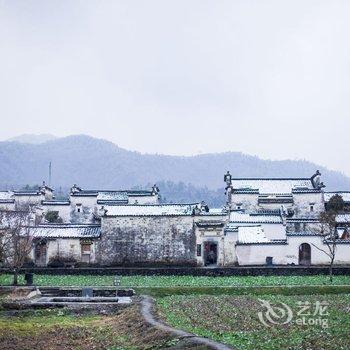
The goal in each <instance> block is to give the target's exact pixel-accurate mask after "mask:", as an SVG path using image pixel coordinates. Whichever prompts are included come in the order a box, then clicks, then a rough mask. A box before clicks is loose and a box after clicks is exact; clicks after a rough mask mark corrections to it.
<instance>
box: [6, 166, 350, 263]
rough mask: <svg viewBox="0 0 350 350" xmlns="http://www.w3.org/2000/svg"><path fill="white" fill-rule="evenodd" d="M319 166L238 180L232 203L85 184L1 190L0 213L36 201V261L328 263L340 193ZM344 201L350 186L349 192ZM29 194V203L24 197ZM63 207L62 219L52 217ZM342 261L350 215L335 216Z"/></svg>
mask: <svg viewBox="0 0 350 350" xmlns="http://www.w3.org/2000/svg"><path fill="white" fill-rule="evenodd" d="M320 175H321V174H320V173H319V172H318V171H317V172H316V173H315V174H314V175H313V176H312V177H310V178H283V179H282V178H260V179H257V178H245V179H243V178H232V176H231V175H230V174H229V173H227V174H226V175H225V182H226V194H227V198H226V199H227V201H226V205H225V206H224V207H223V208H220V209H209V208H208V206H206V205H205V203H204V202H202V203H192V204H159V190H158V188H157V187H156V186H153V188H152V189H151V190H149V191H147V190H119V191H112V190H82V189H81V188H79V187H78V186H76V185H74V186H73V187H72V188H71V192H70V194H69V198H68V199H67V200H56V199H55V198H54V196H53V191H52V189H50V188H49V187H47V186H45V184H43V186H42V187H41V188H40V189H39V190H38V191H12V192H11V191H3V192H0V210H1V209H2V210H16V208H17V207H20V206H21V205H22V204H23V203H26V204H28V203H30V207H31V212H33V213H35V214H36V217H35V218H34V219H32V221H31V225H33V223H34V222H36V223H37V222H40V224H39V225H38V226H35V227H31V232H32V233H33V252H32V255H31V256H32V259H33V261H34V262H35V263H36V264H37V265H46V264H47V263H48V262H49V261H50V260H51V259H53V258H54V257H57V256H60V257H61V258H62V259H66V260H67V259H68V260H69V259H71V260H74V261H76V262H85V263H97V264H100V265H124V266H125V265H133V264H137V265H141V266H144V265H149V264H171V265H196V266H206V265H211V264H214V265H218V266H235V265H265V264H277V265H310V264H315V265H316V264H327V263H328V261H329V257H328V256H327V255H326V254H325V253H324V252H322V250H325V249H327V247H326V243H325V241H324V237H322V236H321V235H320V222H319V219H318V217H319V215H320V213H321V212H322V211H324V210H325V208H326V205H327V203H328V201H329V200H330V198H331V197H332V195H334V194H340V192H333V194H332V193H330V192H328V193H325V192H324V191H323V187H324V185H323V183H322V182H321V181H320ZM341 195H342V196H343V198H344V200H345V203H347V202H348V201H349V200H348V199H349V198H348V192H341ZM26 198H27V200H26ZM50 213H51V214H52V213H56V214H57V217H59V221H60V223H59V224H58V223H55V224H50V223H48V222H47V220H48V216H49V215H48V214H50ZM337 222H338V224H337V225H338V227H337V234H338V239H337V253H336V259H335V263H336V264H350V254H349V253H350V233H349V232H350V229H349V227H350V214H342V215H339V216H338V217H337Z"/></svg>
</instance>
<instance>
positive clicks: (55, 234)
mask: <svg viewBox="0 0 350 350" xmlns="http://www.w3.org/2000/svg"><path fill="white" fill-rule="evenodd" d="M29 229H30V234H31V235H33V237H34V238H98V237H100V235H101V226H100V225H74V224H43V225H39V226H35V227H30V228H29Z"/></svg>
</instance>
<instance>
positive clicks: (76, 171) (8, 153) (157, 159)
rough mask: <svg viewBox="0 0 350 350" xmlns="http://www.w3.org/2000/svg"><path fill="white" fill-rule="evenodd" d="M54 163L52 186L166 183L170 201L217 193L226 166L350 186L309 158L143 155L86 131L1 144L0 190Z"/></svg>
mask: <svg viewBox="0 0 350 350" xmlns="http://www.w3.org/2000/svg"><path fill="white" fill-rule="evenodd" d="M50 161H51V162H52V186H53V187H56V188H57V187H60V186H61V187H64V188H68V187H70V186H71V185H72V184H74V183H77V184H79V185H80V186H81V187H83V188H105V189H120V188H132V187H135V186H142V187H144V186H146V185H147V184H150V183H156V182H157V183H160V182H162V183H163V184H164V185H163V186H164V189H165V188H166V189H167V190H166V192H167V193H166V197H167V200H172V199H176V197H178V196H186V193H189V192H195V191H197V190H199V189H200V191H202V192H203V193H205V191H209V192H211V193H218V192H217V189H219V188H222V187H223V185H224V184H223V174H224V173H225V172H226V171H227V170H230V171H231V173H232V175H233V176H235V177H265V176H270V177H300V176H302V177H304V176H305V177H310V176H311V175H312V174H313V173H314V172H315V170H317V169H319V170H320V171H321V172H322V181H324V183H325V184H326V185H327V189H329V190H337V189H345V190H346V189H350V178H348V177H346V176H344V175H343V174H341V173H339V172H336V171H331V170H328V169H326V168H324V167H321V166H319V165H316V164H313V163H311V162H307V161H299V160H298V161H294V160H284V161H270V160H262V159H260V158H258V157H253V156H249V155H245V154H242V153H239V152H226V153H215V154H203V155H198V156H192V157H180V156H166V155H157V154H141V153H138V152H132V151H128V150H125V149H122V148H120V147H118V146H116V145H115V144H113V143H111V142H109V141H106V140H102V139H96V138H93V137H89V136H85V135H77V136H69V137H64V138H57V139H53V140H50V141H47V142H43V143H39V144H29V143H20V142H16V141H12V142H0V186H1V188H2V189H6V188H7V189H9V188H11V187H13V186H23V185H25V184H38V183H41V182H42V180H46V181H47V179H48V165H49V162H50ZM180 182H182V184H180V185H179V183H180ZM189 184H191V185H189ZM179 189H182V190H179ZM189 189H191V191H190V190H189ZM161 190H162V189H161ZM171 191H173V194H172V193H171ZM202 192H201V193H202ZM181 193H183V194H181ZM170 197H172V198H170ZM189 197H191V196H190V195H189ZM189 199H190V198H189Z"/></svg>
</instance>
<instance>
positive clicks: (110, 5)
mask: <svg viewBox="0 0 350 350" xmlns="http://www.w3.org/2000/svg"><path fill="white" fill-rule="evenodd" d="M349 19H350V1H348V0H344V1H337V0H328V1H322V0H315V1H313V0H300V1H298V0H291V1H287V0H285V1H281V0H275V1H273V0H270V1H268V0H255V1H253V0H250V1H249V0H242V1H234V0H228V1H220V0H212V1H205V0H198V1H195V0H184V1H181V0H174V1H168V0H160V1H150V0H147V1H137V0H124V1H117V0H113V1H98V0H96V1H83V0H82V1H74V0H69V1H64V0H57V1H53V0H51V1H46V0H45V1H39V0H36V1H29V0H25V1H15V0H8V1H4V0H0V118H1V128H0V139H7V138H9V137H12V136H15V135H18V134H22V133H52V134H54V135H57V136H65V135H70V134H81V133H84V134H89V135H92V136H96V137H101V138H106V139H108V140H111V141H113V142H115V143H116V144H118V145H119V146H121V147H124V148H127V149H131V150H138V151H141V152H148V153H166V154H197V153H200V152H222V151H242V152H245V153H249V154H255V155H258V156H260V157H263V158H270V159H284V158H291V159H295V158H305V159H308V160H311V161H314V162H318V163H320V164H323V165H326V166H328V167H330V168H334V169H338V170H343V171H344V172H346V173H347V174H348V175H350V159H349V158H350V157H349V142H348V140H349V125H350V119H349V118H350V20H349Z"/></svg>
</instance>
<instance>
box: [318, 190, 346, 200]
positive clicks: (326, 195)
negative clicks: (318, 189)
mask: <svg viewBox="0 0 350 350" xmlns="http://www.w3.org/2000/svg"><path fill="white" fill-rule="evenodd" d="M336 194H339V195H340V196H342V198H343V201H344V202H350V191H342V192H341V191H339V192H338V191H337V192H325V194H324V200H325V202H328V201H329V200H330V199H331V198H332V197H333V196H334V195H336Z"/></svg>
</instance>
